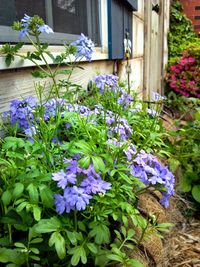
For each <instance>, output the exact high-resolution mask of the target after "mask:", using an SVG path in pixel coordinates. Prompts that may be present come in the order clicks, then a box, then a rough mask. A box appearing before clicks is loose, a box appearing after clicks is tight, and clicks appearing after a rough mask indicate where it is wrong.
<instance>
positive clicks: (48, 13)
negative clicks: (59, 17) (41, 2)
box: [45, 0, 53, 29]
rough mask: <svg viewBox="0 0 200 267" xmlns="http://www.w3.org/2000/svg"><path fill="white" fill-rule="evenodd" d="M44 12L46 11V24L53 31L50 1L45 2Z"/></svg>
mask: <svg viewBox="0 0 200 267" xmlns="http://www.w3.org/2000/svg"><path fill="white" fill-rule="evenodd" d="M45 10H46V19H47V24H48V25H49V26H50V27H51V28H52V29H53V10H52V0H45Z"/></svg>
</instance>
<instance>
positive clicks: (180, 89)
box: [166, 50, 200, 98]
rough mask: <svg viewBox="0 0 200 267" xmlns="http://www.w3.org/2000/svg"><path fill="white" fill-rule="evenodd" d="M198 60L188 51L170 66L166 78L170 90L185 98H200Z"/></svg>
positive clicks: (199, 61) (199, 62)
mask: <svg viewBox="0 0 200 267" xmlns="http://www.w3.org/2000/svg"><path fill="white" fill-rule="evenodd" d="M199 66H200V60H199V57H198V56H195V55H193V54H192V53H190V51H187V50H186V51H184V52H183V55H182V57H181V58H180V59H178V60H177V62H176V63H175V64H172V65H171V66H170V69H169V73H168V74H167V77H166V82H167V84H168V86H169V88H170V89H172V90H173V91H174V92H176V93H177V94H180V95H183V96H185V97H196V98H200V78H199V77H200V67H199Z"/></svg>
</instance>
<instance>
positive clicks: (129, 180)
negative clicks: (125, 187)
mask: <svg viewBox="0 0 200 267" xmlns="http://www.w3.org/2000/svg"><path fill="white" fill-rule="evenodd" d="M118 173H119V175H120V177H121V178H122V179H123V180H124V181H125V182H127V183H128V184H131V185H132V184H133V182H132V181H131V179H130V178H129V177H128V175H126V174H125V173H123V172H118Z"/></svg>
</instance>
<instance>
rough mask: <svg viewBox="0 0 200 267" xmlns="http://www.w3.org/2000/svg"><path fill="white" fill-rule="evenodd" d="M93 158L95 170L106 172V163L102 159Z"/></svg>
mask: <svg viewBox="0 0 200 267" xmlns="http://www.w3.org/2000/svg"><path fill="white" fill-rule="evenodd" d="M91 158H92V162H93V164H94V169H95V171H96V172H99V171H104V170H105V163H104V162H103V160H102V158H101V157H94V156H92V157H91Z"/></svg>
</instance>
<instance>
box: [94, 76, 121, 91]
mask: <svg viewBox="0 0 200 267" xmlns="http://www.w3.org/2000/svg"><path fill="white" fill-rule="evenodd" d="M118 79H119V78H118V76H116V75H113V74H104V75H98V76H96V77H95V78H94V82H95V84H96V87H97V88H99V89H100V93H103V92H104V91H107V90H112V91H114V92H115V91H116V88H117V85H118Z"/></svg>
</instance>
